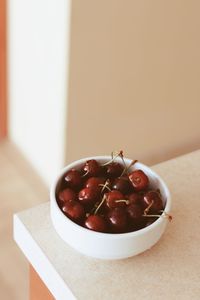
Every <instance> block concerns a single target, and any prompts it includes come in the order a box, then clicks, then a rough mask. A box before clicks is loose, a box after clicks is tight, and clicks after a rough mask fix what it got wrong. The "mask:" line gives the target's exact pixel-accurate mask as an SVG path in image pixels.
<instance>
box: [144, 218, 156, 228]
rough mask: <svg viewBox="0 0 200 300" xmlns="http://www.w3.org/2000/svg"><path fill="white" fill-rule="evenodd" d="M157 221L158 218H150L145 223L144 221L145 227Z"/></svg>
mask: <svg viewBox="0 0 200 300" xmlns="http://www.w3.org/2000/svg"><path fill="white" fill-rule="evenodd" d="M157 219H158V218H153V217H152V218H146V220H147V221H146V224H145V227H147V226H149V225H151V224H153V223H154V222H155V221H156V220H157Z"/></svg>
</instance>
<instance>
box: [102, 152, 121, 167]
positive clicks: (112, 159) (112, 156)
mask: <svg viewBox="0 0 200 300" xmlns="http://www.w3.org/2000/svg"><path fill="white" fill-rule="evenodd" d="M121 152H122V151H119V152H114V151H113V152H112V153H111V159H110V160H109V161H107V162H106V163H104V164H102V165H101V166H102V167H104V166H107V165H109V164H111V163H112V162H113V161H114V160H115V159H116V158H117V157H118V156H120V155H121Z"/></svg>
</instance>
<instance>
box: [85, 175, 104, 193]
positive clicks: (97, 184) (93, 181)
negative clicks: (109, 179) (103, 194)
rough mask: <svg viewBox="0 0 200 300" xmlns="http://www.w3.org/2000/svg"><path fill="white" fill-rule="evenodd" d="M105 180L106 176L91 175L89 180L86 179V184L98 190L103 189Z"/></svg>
mask: <svg viewBox="0 0 200 300" xmlns="http://www.w3.org/2000/svg"><path fill="white" fill-rule="evenodd" d="M104 182H105V178H102V177H90V178H89V179H88V180H87V181H86V184H85V186H86V187H87V188H93V189H96V190H98V191H101V190H102V187H103V186H101V185H103V184H104Z"/></svg>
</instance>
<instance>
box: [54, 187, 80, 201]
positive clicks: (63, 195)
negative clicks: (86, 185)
mask: <svg viewBox="0 0 200 300" xmlns="http://www.w3.org/2000/svg"><path fill="white" fill-rule="evenodd" d="M58 200H59V202H60V203H64V202H67V201H69V200H76V193H75V191H74V190H72V189H70V188H66V189H64V190H62V191H60V192H59V193H58Z"/></svg>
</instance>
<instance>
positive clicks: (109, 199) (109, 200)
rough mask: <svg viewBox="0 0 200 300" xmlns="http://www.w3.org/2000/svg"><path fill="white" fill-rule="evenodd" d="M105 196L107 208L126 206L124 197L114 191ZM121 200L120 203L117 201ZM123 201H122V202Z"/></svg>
mask: <svg viewBox="0 0 200 300" xmlns="http://www.w3.org/2000/svg"><path fill="white" fill-rule="evenodd" d="M105 195H106V202H105V203H106V206H107V207H108V208H115V207H124V206H126V200H125V197H124V195H123V194H122V193H121V192H119V191H116V190H113V191H110V192H108V193H106V194H105ZM119 200H122V201H119ZM123 200H124V201H123Z"/></svg>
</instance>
